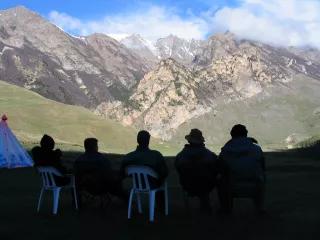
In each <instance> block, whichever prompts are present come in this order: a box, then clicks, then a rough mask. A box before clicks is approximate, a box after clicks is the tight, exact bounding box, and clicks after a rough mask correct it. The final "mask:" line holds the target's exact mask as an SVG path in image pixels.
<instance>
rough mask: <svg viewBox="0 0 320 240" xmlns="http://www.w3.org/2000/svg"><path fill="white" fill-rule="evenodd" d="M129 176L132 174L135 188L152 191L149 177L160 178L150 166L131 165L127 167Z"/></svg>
mask: <svg viewBox="0 0 320 240" xmlns="http://www.w3.org/2000/svg"><path fill="white" fill-rule="evenodd" d="M127 174H128V176H132V182H133V188H134V189H135V190H137V191H141V192H147V191H150V190H151V188H150V184H149V179H148V177H149V176H150V177H153V178H156V179H157V178H159V176H158V174H157V173H156V172H155V171H154V170H153V169H152V168H150V167H147V166H136V165H131V166H128V167H127Z"/></svg>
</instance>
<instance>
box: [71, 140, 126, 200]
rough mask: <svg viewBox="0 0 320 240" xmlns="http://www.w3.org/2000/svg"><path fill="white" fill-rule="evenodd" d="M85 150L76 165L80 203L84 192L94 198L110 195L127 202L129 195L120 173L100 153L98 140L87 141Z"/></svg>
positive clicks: (85, 141)
mask: <svg viewBox="0 0 320 240" xmlns="http://www.w3.org/2000/svg"><path fill="white" fill-rule="evenodd" d="M84 148H85V153H84V154H82V155H81V156H79V157H78V159H77V160H76V161H75V164H74V171H75V177H76V185H77V189H78V194H79V201H80V203H81V191H83V190H84V191H87V192H88V193H90V194H91V195H93V196H102V195H106V194H108V193H110V194H112V195H115V196H117V197H119V198H121V199H123V200H125V201H126V200H127V194H126V193H125V191H124V190H123V188H122V178H121V176H120V172H119V171H115V170H113V169H112V168H111V164H110V161H109V159H108V158H107V157H106V156H104V155H103V154H101V153H99V152H98V140H97V139H95V138H87V139H85V140H84Z"/></svg>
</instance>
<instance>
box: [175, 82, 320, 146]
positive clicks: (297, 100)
mask: <svg viewBox="0 0 320 240" xmlns="http://www.w3.org/2000/svg"><path fill="white" fill-rule="evenodd" d="M306 82H308V84H306ZM319 92H320V81H318V80H314V79H310V78H306V77H305V76H296V77H295V78H294V79H293V81H292V82H291V84H290V86H286V85H282V84H277V85H274V86H272V87H269V88H267V89H266V90H265V92H263V93H260V94H258V95H256V96H254V97H252V98H249V99H246V100H244V101H236V102H231V103H223V102H220V103H219V104H217V108H216V109H215V110H214V111H212V112H210V113H208V114H204V115H202V116H200V117H198V118H194V119H192V120H190V121H188V122H186V123H185V124H183V125H181V126H180V127H179V129H178V130H177V131H176V134H175V135H174V136H173V138H172V140H171V141H172V142H175V143H176V144H177V143H180V144H181V143H182V142H184V141H185V140H184V135H186V134H187V133H188V131H190V128H200V129H201V130H202V131H203V133H204V136H205V138H206V140H207V143H208V144H209V145H213V146H215V147H216V149H217V150H218V149H219V148H220V147H222V146H223V144H224V143H225V142H226V141H227V140H228V139H229V138H230V135H229V132H230V129H231V127H232V126H233V125H234V124H237V123H242V124H245V125H246V126H247V128H248V131H249V135H250V136H253V137H255V138H256V139H257V140H258V141H259V142H260V143H261V144H262V145H263V146H264V147H266V148H273V149H274V148H280V147H292V146H294V145H295V144H296V143H298V142H300V141H303V140H306V139H308V138H310V137H312V136H316V135H319V133H320V102H319Z"/></svg>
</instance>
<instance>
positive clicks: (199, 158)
mask: <svg viewBox="0 0 320 240" xmlns="http://www.w3.org/2000/svg"><path fill="white" fill-rule="evenodd" d="M185 139H186V140H187V141H188V144H186V145H185V146H184V148H183V149H182V151H181V152H180V153H179V154H178V155H177V156H176V160H175V167H176V169H177V171H178V173H179V178H180V184H181V186H182V188H183V190H184V191H185V192H187V194H188V195H189V196H196V197H199V199H200V209H201V211H202V212H204V213H211V211H212V210H211V205H210V197H209V196H210V192H211V191H212V189H213V188H214V186H215V184H216V176H217V166H216V164H217V155H216V154H215V153H213V152H211V151H210V150H208V149H207V148H206V147H205V144H204V143H205V139H204V137H203V135H202V132H201V131H200V130H199V129H191V131H190V133H189V134H188V135H186V136H185Z"/></svg>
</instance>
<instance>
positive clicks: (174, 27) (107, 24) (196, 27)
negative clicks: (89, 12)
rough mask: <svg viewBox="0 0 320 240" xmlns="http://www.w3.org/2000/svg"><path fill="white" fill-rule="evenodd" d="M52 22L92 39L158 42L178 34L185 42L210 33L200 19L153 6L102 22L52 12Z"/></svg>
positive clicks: (206, 25) (109, 17) (107, 18)
mask: <svg viewBox="0 0 320 240" xmlns="http://www.w3.org/2000/svg"><path fill="white" fill-rule="evenodd" d="M49 20H50V21H52V22H53V23H55V24H56V25H58V26H60V27H61V28H63V29H64V30H66V31H67V32H73V33H77V34H80V35H88V34H91V33H95V32H99V33H105V34H108V35H110V36H113V37H115V38H123V37H125V36H127V35H129V34H134V33H139V34H140V35H142V36H143V37H144V38H146V39H149V40H151V41H155V40H157V39H158V38H160V37H163V36H167V35H169V34H173V33H174V34H175V35H177V36H179V37H181V38H187V39H189V38H197V39H202V38H204V37H205V35H206V33H207V32H208V29H207V28H208V24H207V22H206V21H205V19H203V18H201V17H196V16H191V15H190V16H189V17H188V18H182V17H180V16H179V15H178V14H177V12H176V10H175V9H173V8H172V9H171V8H165V7H159V6H152V7H150V8H148V9H140V10H138V11H135V12H132V13H129V14H118V15H113V16H105V17H104V18H102V19H99V20H92V21H82V20H80V19H78V18H75V17H72V16H69V15H68V14H66V13H60V12H57V11H52V12H50V14H49Z"/></svg>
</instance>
